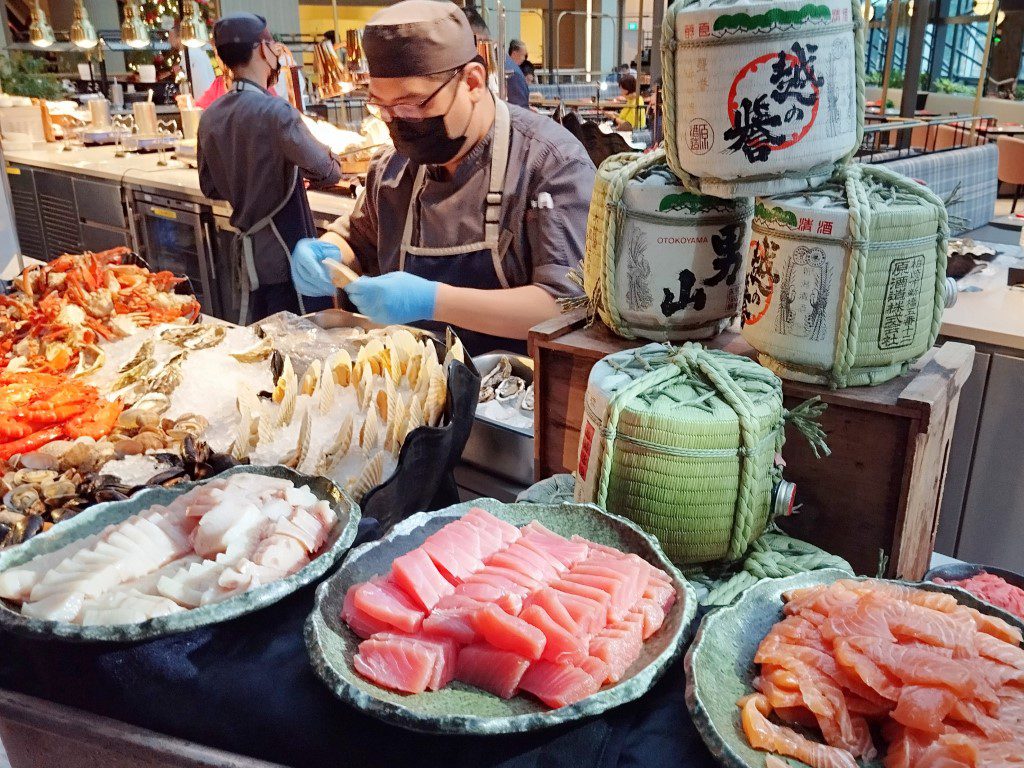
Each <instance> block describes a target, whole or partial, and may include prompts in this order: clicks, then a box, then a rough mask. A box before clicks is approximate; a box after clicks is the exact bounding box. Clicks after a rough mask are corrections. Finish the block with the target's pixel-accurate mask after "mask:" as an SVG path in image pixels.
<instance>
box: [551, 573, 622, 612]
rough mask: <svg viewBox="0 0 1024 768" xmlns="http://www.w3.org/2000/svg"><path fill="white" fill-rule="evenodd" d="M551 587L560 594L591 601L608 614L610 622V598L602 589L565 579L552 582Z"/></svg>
mask: <svg viewBox="0 0 1024 768" xmlns="http://www.w3.org/2000/svg"><path fill="white" fill-rule="evenodd" d="M551 586H553V587H554V588H555V589H557V590H559V591H560V592H567V593H569V594H570V595H576V596H578V597H585V598H587V599H588V600H592V601H593V602H595V603H597V604H598V605H600V606H602V607H603V608H604V609H605V610H606V611H607V612H608V614H609V616H608V621H609V622H611V621H612V618H611V615H610V614H611V612H612V611H611V609H612V596H611V595H609V594H608V593H607V592H605V591H604V590H603V589H595V588H594V587H592V586H590V585H587V584H580V583H579V582H578V581H569V580H566V579H560V580H558V581H556V582H554V583H553V584H552V585H551Z"/></svg>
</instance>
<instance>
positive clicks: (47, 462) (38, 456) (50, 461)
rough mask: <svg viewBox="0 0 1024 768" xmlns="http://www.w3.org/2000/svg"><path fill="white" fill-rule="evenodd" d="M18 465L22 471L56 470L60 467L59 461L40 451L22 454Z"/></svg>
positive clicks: (53, 456) (55, 457)
mask: <svg viewBox="0 0 1024 768" xmlns="http://www.w3.org/2000/svg"><path fill="white" fill-rule="evenodd" d="M68 445H70V443H68ZM18 463H19V464H21V466H22V467H23V468H24V469H49V470H56V469H57V468H58V467H59V466H60V459H59V458H58V457H57V456H55V455H53V454H51V453H44V452H42V451H34V452H32V453H23V454H21V458H20V459H19V460H18Z"/></svg>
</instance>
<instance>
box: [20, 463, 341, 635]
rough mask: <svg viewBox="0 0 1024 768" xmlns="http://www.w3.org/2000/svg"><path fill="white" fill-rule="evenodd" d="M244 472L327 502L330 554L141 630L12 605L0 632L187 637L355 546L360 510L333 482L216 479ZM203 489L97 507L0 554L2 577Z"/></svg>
mask: <svg viewBox="0 0 1024 768" xmlns="http://www.w3.org/2000/svg"><path fill="white" fill-rule="evenodd" d="M240 472H246V473H250V474H258V475H268V476H271V477H281V478H284V479H286V480H291V481H292V482H293V483H295V484H296V485H308V486H309V488H310V490H311V491H312V492H313V493H314V494H315V495H316V496H317V498H320V499H329V500H330V501H331V502H332V504H331V506H332V507H333V508H334V511H335V512H336V513H337V515H338V521H337V522H336V523H335V525H334V528H333V529H332V530H331V533H330V536H328V538H327V549H325V550H324V552H323V553H322V554H320V555H319V556H318V557H317V558H316V559H315V560H313V561H312V562H311V563H310V564H309V565H307V566H306V567H305V568H303V569H302V570H300V571H298V572H297V573H294V574H292V575H291V576H289V577H288V578H286V579H281V580H280V581H275V582H274V583H273V584H265V585H264V586H262V587H257V588H256V589H251V590H249V591H248V592H245V593H243V594H241V595H237V596H235V597H232V598H229V599H227V600H225V601H224V602H221V603H216V604H214V605H204V606H202V607H199V608H193V609H192V610H190V611H184V612H182V613H175V614H171V615H170V616H162V617H160V618H158V619H150V620H149V621H144V622H142V623H141V624H114V625H106V626H90V627H83V626H79V625H78V624H66V623H64V622H59V621H45V620H42V619H31V618H28V617H27V616H22V615H21V613H20V612H19V611H18V610H17V606H15V605H14V604H12V603H9V602H6V601H0V627H3V628H4V629H9V630H11V631H12V632H17V633H19V634H23V635H33V636H36V637H43V638H47V639H61V640H72V641H91V642H130V641H137V640H150V639H152V638H155V637H163V636H165V635H173V634H175V633H177V632H188V631H190V630H193V629H199V628H200V627H205V626H208V625H210V624H219V623H220V622H222V621H227V620H229V619H235V618H238V617H239V616H243V615H245V614H247V613H252V612H253V611H258V610H259V609H260V608H265V607H266V606H268V605H271V604H273V603H276V602H277V601H278V600H281V599H282V598H284V597H287V596H288V595H290V594H291V593H292V592H294V591H295V590H297V589H299V588H300V587H303V586H305V585H306V584H309V583H311V582H313V581H315V580H316V579H318V578H320V577H321V576H323V575H324V574H325V573H326V572H327V570H328V569H329V568H330V567H331V566H332V565H334V563H336V562H337V561H338V560H340V559H341V557H342V556H343V555H344V554H345V552H347V551H348V548H349V547H350V546H351V545H352V542H353V540H355V537H356V528H357V527H358V526H359V507H358V506H357V505H356V503H355V502H354V501H352V499H350V498H349V497H348V496H347V495H345V494H344V493H343V492H342V491H341V489H339V488H338V486H336V485H335V484H334V483H332V482H331V481H330V480H328V479H326V478H324V477H310V476H308V475H300V474H299V473H298V472H294V471H293V470H291V469H288V468H287V467H280V466H276V467H249V466H239V467H232V468H231V469H229V470H227V471H226V472H222V473H221V474H220V475H218V477H224V476H226V475H234V474H238V473H240ZM200 484H201V483H181V484H179V485H175V486H174V487H173V488H150V489H147V490H145V491H142V492H141V493H138V494H136V495H135V496H133V497H132V498H130V499H128V500H127V501H112V502H107V503H104V504H96V505H95V506H93V507H90V508H89V509H87V510H86V511H85V512H82V513H81V514H79V515H76V516H75V517H73V518H71V519H70V520H68V521H67V522H65V523H61V524H60V525H56V526H54V527H53V528H51V529H50V530H49V531H47V532H46V533H41V534H39V535H38V536H34V537H33V538H31V539H29V540H28V541H27V542H25V543H24V544H20V545H18V546H16V547H11V548H10V549H6V550H4V551H2V552H0V571H4V570H7V569H8V568H11V567H13V566H16V565H21V564H22V563H25V562H27V561H29V560H31V559H32V558H34V557H36V556H38V555H45V554H46V553H47V552H53V551H54V550H57V549H60V548H61V547H63V546H65V545H66V544H69V543H71V542H72V541H75V540H77V539H80V538H83V537H85V536H88V535H90V534H93V533H96V532H97V531H101V530H103V528H105V527H106V526H108V525H112V524H114V523H119V522H121V521H122V520H126V519H127V518H129V517H131V516H132V515H134V514H136V513H138V512H141V511H142V510H144V509H146V508H148V507H151V506H153V505H154V504H168V503H169V502H170V501H171V500H172V499H173V498H174V497H176V496H180V495H181V494H183V493H185V492H186V491H188V490H191V489H192V488H195V487H196V486H197V485H200Z"/></svg>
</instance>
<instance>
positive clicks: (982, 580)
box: [933, 571, 1024, 619]
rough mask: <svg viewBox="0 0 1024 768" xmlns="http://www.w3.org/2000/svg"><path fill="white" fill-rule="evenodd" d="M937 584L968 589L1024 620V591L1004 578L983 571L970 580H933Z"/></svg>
mask: <svg viewBox="0 0 1024 768" xmlns="http://www.w3.org/2000/svg"><path fill="white" fill-rule="evenodd" d="M933 581H934V582H935V583H936V584H948V585H949V586H951V587H960V588H961V589H966V590H967V591H968V592H970V593H971V594H972V595H976V596H977V597H980V598H981V599H982V600H984V601H985V602H987V603H991V604H992V605H994V606H995V607H996V608H1002V609H1003V610H1004V611H1009V612H1010V613H1012V614H1013V615H1014V616H1017V617H1019V618H1021V619H1024V589H1021V588H1020V587H1015V586H1014V585H1013V584H1010V583H1009V582H1007V581H1006V579H1004V578H1003V577H1002V576H996V575H995V574H994V573H986V572H985V571H982V572H981V573H979V574H977V575H976V576H971V577H970V578H969V579H960V580H958V581H945V580H944V579H933Z"/></svg>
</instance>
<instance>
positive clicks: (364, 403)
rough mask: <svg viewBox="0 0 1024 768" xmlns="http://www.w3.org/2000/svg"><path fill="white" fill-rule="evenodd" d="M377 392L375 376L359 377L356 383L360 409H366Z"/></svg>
mask: <svg viewBox="0 0 1024 768" xmlns="http://www.w3.org/2000/svg"><path fill="white" fill-rule="evenodd" d="M375 392H376V387H375V386H374V381H373V376H369V375H367V376H363V377H362V378H361V379H359V383H358V384H357V385H356V397H357V398H358V399H359V409H360V410H362V411H365V410H367V409H368V408H369V407H370V403H371V402H372V401H373V396H374V393H375Z"/></svg>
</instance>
